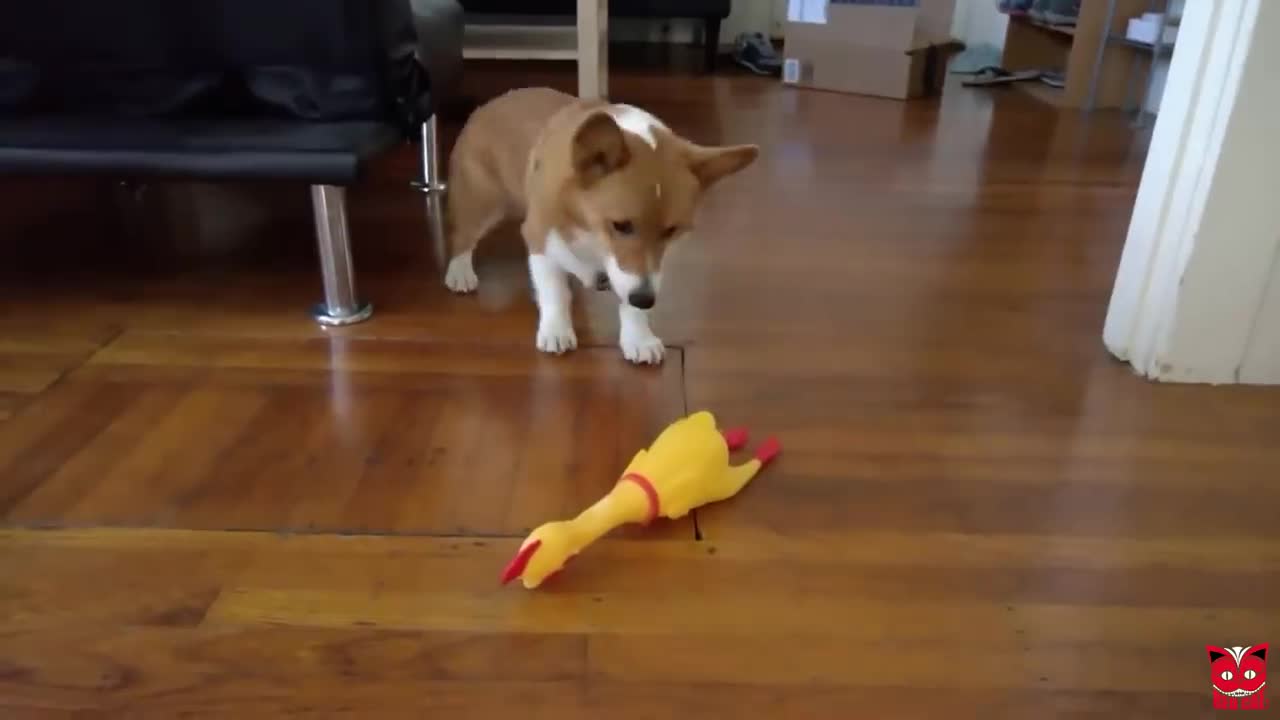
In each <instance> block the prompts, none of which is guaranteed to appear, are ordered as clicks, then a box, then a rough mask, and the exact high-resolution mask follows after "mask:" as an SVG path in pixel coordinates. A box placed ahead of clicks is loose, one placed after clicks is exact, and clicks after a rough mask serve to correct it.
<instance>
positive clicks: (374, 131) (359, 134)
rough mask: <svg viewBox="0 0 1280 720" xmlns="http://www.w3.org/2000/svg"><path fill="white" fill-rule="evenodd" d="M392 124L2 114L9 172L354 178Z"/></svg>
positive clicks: (390, 139)
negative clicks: (12, 115)
mask: <svg viewBox="0 0 1280 720" xmlns="http://www.w3.org/2000/svg"><path fill="white" fill-rule="evenodd" d="M402 137H403V136H402V134H401V132H400V131H399V129H398V128H397V127H396V126H394V125H391V124H387V123H378V122H369V121H350V122H299V121H298V120H295V119H286V118H268V119H262V118H242V119H241V118H236V119H231V118H216V119H204V120H202V119H199V118H137V117H134V118H121V117H118V116H100V117H95V116H85V115H72V116H66V115H44V116H42V115H29V116H21V117H4V116H0V174H43V175H61V174H83V173H101V174H107V175H111V176H117V177H128V176H135V177H141V176H175V177H177V176H180V177H190V178H196V179H210V180H225V179H234V178H255V179H266V180H303V181H306V182H308V183H314V184H328V185H347V184H351V183H353V182H354V181H355V180H357V179H358V178H359V176H360V174H361V171H362V169H363V167H364V164H365V162H366V161H367V160H369V159H370V158H371V157H373V156H374V155H375V154H377V153H379V152H381V151H383V150H386V149H387V148H389V147H391V146H392V145H394V144H395V143H396V142H398V141H400V140H401V139H402Z"/></svg>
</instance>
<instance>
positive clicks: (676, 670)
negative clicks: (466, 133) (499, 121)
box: [0, 65, 1280, 720]
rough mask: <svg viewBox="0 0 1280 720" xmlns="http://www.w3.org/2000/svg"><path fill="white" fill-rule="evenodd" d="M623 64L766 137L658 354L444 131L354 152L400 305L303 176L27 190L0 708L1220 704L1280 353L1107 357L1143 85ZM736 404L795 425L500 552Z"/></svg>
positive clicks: (1242, 627)
mask: <svg viewBox="0 0 1280 720" xmlns="http://www.w3.org/2000/svg"><path fill="white" fill-rule="evenodd" d="M467 83H468V92H469V93H470V94H471V95H473V96H474V97H477V98H483V97H487V96H490V95H492V94H494V93H496V92H498V91H500V90H501V89H503V88H506V87H510V86H513V85H516V84H535V83H551V84H556V85H558V86H560V87H563V88H566V89H568V88H572V86H573V76H572V74H571V73H570V72H569V70H568V68H554V67H553V68H541V67H538V66H527V65H518V66H478V67H476V68H475V69H474V70H473V71H472V72H471V73H470V75H469V77H468V80H467ZM612 84H613V89H614V92H615V98H617V99H619V100H624V101H627V102H632V103H636V104H642V105H645V106H647V107H650V108H651V109H653V110H655V111H656V112H658V113H659V114H660V115H662V116H664V117H665V118H666V119H667V120H668V121H669V123H670V124H671V125H672V126H674V127H675V128H676V129H678V130H679V131H681V132H684V133H686V134H688V135H690V136H692V137H694V138H695V139H698V140H701V141H704V142H724V143H730V142H758V143H760V144H761V146H762V148H763V154H762V156H761V159H760V161H759V163H758V164H757V165H756V166H754V167H753V168H752V169H751V170H749V171H748V172H747V173H744V174H743V175H742V176H740V177H738V178H735V179H733V180H732V181H729V182H727V183H725V184H724V185H723V186H722V187H720V188H719V189H718V191H717V192H716V193H714V194H713V196H712V197H711V198H710V200H709V202H708V204H707V206H706V207H705V209H704V212H703V214H702V216H701V230H700V235H701V237H700V238H699V239H698V240H697V241H696V242H693V243H690V244H688V245H687V246H686V247H683V248H681V249H680V250H679V251H678V252H676V253H675V254H674V256H672V258H671V266H670V269H669V270H668V272H667V274H666V282H665V287H666V288H667V292H666V294H665V295H664V297H663V298H662V299H661V300H660V305H659V307H658V309H657V311H656V319H655V327H656V329H657V330H658V332H659V333H660V334H661V335H663V336H664V338H665V339H666V340H667V342H668V344H670V345H672V346H673V348H674V350H673V352H672V353H671V354H670V356H669V360H668V362H667V364H666V365H665V366H663V367H662V368H658V369H644V368H634V367H630V366H628V365H627V364H626V363H625V362H624V361H623V360H622V359H621V357H620V354H619V352H618V351H617V349H616V347H615V344H614V343H615V339H616V332H617V322H616V317H615V315H614V312H615V310H614V307H615V304H614V303H613V302H611V301H610V300H609V298H608V297H606V296H605V295H603V294H594V293H592V294H587V295H584V296H582V298H581V299H580V305H579V314H580V316H579V319H578V322H579V338H580V339H581V340H583V343H584V345H585V346H586V347H584V349H582V350H580V351H579V352H578V353H576V354H574V355H572V356H570V357H565V358H550V357H544V356H540V355H538V354H537V353H536V352H535V350H534V347H533V335H534V318H535V315H534V311H533V308H532V304H531V301H530V297H529V292H528V284H527V280H526V277H525V271H524V268H523V265H522V262H521V257H520V254H519V253H520V251H519V249H518V247H516V245H515V244H514V241H515V235H514V232H513V231H512V230H511V229H510V228H508V229H505V230H504V231H503V232H502V235H501V237H502V238H503V239H504V241H499V242H493V243H491V244H489V245H487V246H484V247H483V248H482V251H481V252H480V253H479V255H478V259H477V264H478V271H479V274H480V277H481V291H480V293H479V295H478V296H475V297H465V298H459V297H452V296H450V295H449V294H448V293H447V292H446V291H445V290H444V289H443V287H442V286H441V283H440V281H439V268H438V267H437V265H436V261H435V259H434V258H433V257H432V254H431V252H430V244H429V242H428V240H427V237H426V234H427V223H426V221H425V219H424V217H423V213H422V205H421V200H420V198H419V197H417V196H415V195H414V194H412V193H411V192H409V190H408V189H407V186H406V183H407V181H408V180H409V179H410V178H411V176H412V175H413V172H414V168H415V159H414V154H413V151H412V149H411V148H405V149H403V150H402V151H398V152H396V153H394V154H393V155H392V156H390V157H389V158H387V159H386V161H385V162H382V163H380V164H379V166H378V167H377V168H375V170H374V172H373V173H372V175H371V177H370V178H369V180H368V182H367V183H365V184H364V185H362V186H360V187H359V188H357V189H355V190H353V191H352V192H351V203H352V205H351V213H352V223H353V232H354V235H355V237H356V241H357V253H356V262H357V265H358V270H359V278H360V282H361V283H362V289H363V291H364V293H365V294H366V295H367V296H368V297H369V298H370V299H371V300H372V301H373V303H374V304H375V307H376V310H375V312H376V315H375V317H374V319H373V320H372V321H371V322H369V323H367V324H364V325H360V326H356V327H353V328H349V329H344V330H339V331H334V332H330V333H323V332H321V331H319V330H317V328H316V327H315V326H314V325H313V324H312V323H311V322H310V321H309V319H308V317H307V316H306V314H305V310H306V308H307V306H308V304H309V303H311V302H313V301H314V300H315V299H316V298H317V296H318V293H319V290H318V279H317V275H316V270H315V258H314V249H313V245H312V239H311V235H310V231H309V219H310V218H309V211H308V207H307V195H306V191H305V188H301V187H297V186H289V185H285V186H261V187H260V186H226V187H221V188H211V189H209V193H214V192H216V193H220V194H219V195H216V196H215V195H213V194H206V195H204V196H203V197H205V198H206V199H207V198H210V197H216V198H220V199H218V200H217V203H215V204H216V207H217V208H219V209H218V210H217V211H213V212H210V211H208V210H207V209H206V216H207V217H208V218H209V222H208V224H206V225H204V226H202V227H203V229H202V230H201V231H200V234H199V235H198V236H196V235H193V232H192V231H191V229H190V228H191V227H192V226H191V225H190V217H188V216H185V215H183V214H182V213H178V215H179V217H178V219H177V220H176V221H172V222H171V221H156V220H155V219H154V218H155V216H156V213H155V212H151V214H150V215H147V216H146V217H148V218H151V219H150V220H148V221H147V222H146V223H144V227H143V233H142V234H141V235H140V236H136V237H134V236H128V235H126V234H124V233H123V232H122V231H121V228H120V225H119V223H118V222H117V218H118V216H117V215H116V214H113V212H112V210H111V208H112V207H113V201H112V197H113V188H112V186H111V185H110V184H106V183H101V182H97V181H88V180H78V181H62V180H45V181H24V182H20V183H19V182H12V181H9V182H6V183H5V184H4V185H3V187H0V197H3V198H4V204H3V205H0V216H2V218H3V220H2V222H0V231H2V233H3V234H2V235H0V418H3V421H0V517H3V518H4V520H5V529H3V530H0V717H4V718H27V717H64V716H75V717H158V718H174V717H236V718H246V717H269V718H276V717H284V716H290V717H292V716H306V717H350V718H383V717H414V718H426V717H431V718H435V717H441V718H489V717H499V716H509V717H519V718H526V719H533V718H548V719H550V718H554V719H555V720H570V719H571V718H593V719H594V718H673V717H699V718H729V717H731V713H732V714H735V715H742V716H745V717H762V718H814V719H815V720H829V719H831V718H908V719H913V718H921V719H925V718H928V719H930V720H933V719H936V718H984V719H986V718H1006V717H1008V718H1045V717H1091V718H1093V717H1096V718H1138V717H1150V718H1165V719H1168V718H1199V717H1209V716H1210V715H1211V711H1210V709H1209V708H1210V702H1211V701H1210V685H1209V674H1208V669H1209V664H1208V658H1207V657H1206V654H1205V650H1204V647H1205V645H1206V644H1215V645H1253V644H1258V643H1262V642H1267V641H1276V640H1280V486H1277V484H1276V478H1277V477H1280V472H1278V471H1280V443H1277V441H1276V438H1277V430H1278V429H1280V392H1277V391H1273V390H1264V389H1247V388H1209V387H1177V386H1163V387H1162V386H1156V385H1153V384H1149V383H1147V382H1145V381H1143V380H1141V379H1139V378H1137V377H1135V376H1134V375H1133V374H1132V373H1131V372H1130V371H1129V369H1128V368H1127V367H1126V366H1124V365H1121V364H1119V363H1117V362H1115V361H1114V360H1112V359H1111V358H1110V357H1109V356H1108V355H1107V354H1106V352H1105V350H1104V348H1103V347H1102V344H1101V340H1100V335H1101V325H1102V321H1103V317H1104V314H1105V309H1106V302H1107V299H1108V294H1109V291H1110V287H1111V282H1112V279H1113V275H1114V272H1115V269H1116V265H1117V261H1118V258H1119V253H1120V248H1121V244H1122V242H1123V239H1124V233H1125V228H1126V223H1127V219H1128V215H1129V211H1130V208H1131V206H1132V203H1133V199H1134V193H1135V189H1136V183H1137V181H1138V177H1139V174H1140V172H1141V162H1142V158H1143V152H1144V145H1143V142H1142V140H1141V138H1134V137H1132V136H1131V134H1130V131H1129V130H1128V128H1127V127H1126V125H1125V122H1124V120H1123V118H1117V117H1108V116H1105V115H1104V116H1098V117H1094V118H1092V119H1086V118H1082V117H1080V116H1077V115H1073V114H1064V115H1060V116H1059V115H1055V114H1053V113H1051V112H1050V111H1048V110H1046V109H1044V108H1042V107H1040V106H1037V105H1034V104H1033V103H1032V102H1031V101H1030V100H1029V99H1028V98H1026V97H1024V96H1023V95H1022V94H1019V93H1007V92H1001V91H971V90H966V89H964V88H960V87H958V86H957V87H953V88H951V89H950V90H949V91H948V93H947V97H946V98H945V100H944V101H943V102H942V103H940V104H939V103H934V102H917V103H910V104H902V103H898V102H893V101H881V100H872V99H866V98H857V97H852V96H845V95H837V94H828V93H816V92H806V91H795V90H792V89H787V88H783V87H781V86H779V85H778V84H777V83H776V81H770V80H767V79H760V78H755V77H750V76H744V75H738V74H735V73H726V74H725V75H722V76H719V77H714V78H709V77H698V76H695V75H687V74H685V73H684V72H683V71H681V70H679V69H676V70H672V69H668V68H656V69H655V68H650V69H645V68H642V67H637V68H634V69H627V68H623V69H620V70H619V71H618V72H617V74H616V75H615V77H614V79H613V83H612ZM456 131H457V123H456V122H450V123H448V124H447V127H446V128H445V135H446V138H447V139H451V138H452V137H453V136H454V135H455V134H456ZM149 192H151V193H153V194H151V195H144V201H145V202H146V203H153V201H154V200H155V199H156V196H155V194H154V193H156V192H161V191H156V190H152V191H149ZM148 198H149V199H148ZM148 207H152V206H151V205H148ZM153 209H154V208H153ZM166 223H168V224H166ZM175 223H176V224H175ZM175 228H176V229H175ZM184 228H185V229H184ZM130 237H134V239H130ZM504 242H505V244H504ZM699 408H708V409H711V410H713V411H715V412H716V413H717V414H718V415H720V416H721V417H722V418H723V419H724V421H725V422H728V423H733V424H744V425H749V426H751V427H752V428H754V429H755V430H756V431H757V432H758V433H776V434H777V435H778V436H779V437H780V439H781V440H782V442H783V444H784V447H785V451H784V455H783V456H782V457H781V458H780V459H779V461H778V462H777V464H776V465H774V466H771V467H770V468H769V469H768V470H767V471H766V472H764V473H763V474H762V475H761V476H760V477H759V478H758V479H757V480H756V482H755V483H754V484H753V485H752V486H750V487H749V488H748V489H747V490H746V491H745V492H744V493H743V494H742V495H740V496H738V497H737V498H734V499H733V500H731V501H729V502H727V503H724V504H722V505H719V506H715V507H712V508H708V509H705V510H703V511H701V512H699V513H698V514H697V516H696V518H689V519H688V520H687V521H684V522H678V523H664V524H662V525H660V526H658V527H655V528H651V529H649V530H647V531H631V532H625V533H621V534H620V535H619V536H617V537H616V538H613V539H609V540H606V541H604V542H602V543H600V544H599V545H597V546H594V547H592V548H591V549H590V551H589V552H588V553H585V554H584V555H583V556H582V558H581V559H580V560H579V561H578V562H577V563H575V564H574V566H573V567H572V569H571V571H570V572H567V573H565V575H563V576H562V577H561V578H559V579H557V581H556V582H555V583H554V585H551V586H548V587H546V588H545V589H543V590H540V591H537V592H526V591H524V590H523V589H521V588H519V587H515V586H512V587H506V588H502V587H499V586H498V583H497V579H498V574H499V572H500V571H501V568H502V566H503V565H504V564H505V562H506V560H507V559H508V558H509V557H510V555H511V553H512V552H513V551H514V549H515V548H516V547H517V545H518V543H519V539H520V537H521V535H522V534H523V533H524V532H525V531H526V530H527V529H528V528H530V527H531V526H532V525H535V524H537V523H540V522H542V521H544V520H548V519H553V518H556V517H560V516H563V515H567V514H570V513H573V512H576V511H577V509H579V508H580V507H582V506H583V505H584V504H585V503H588V502H590V501H591V500H593V499H594V498H596V497H598V496H599V495H601V494H602V493H603V492H605V491H606V490H607V489H608V488H609V487H610V485H611V484H612V482H613V481H614V479H615V477H616V473H617V472H618V471H619V469H620V468H621V467H622V465H623V464H624V463H625V461H626V460H627V459H628V458H629V457H630V455H631V454H632V453H633V452H634V451H635V450H636V449H637V448H639V447H641V446H642V445H644V444H646V443H647V441H648V440H649V438H650V437H651V436H652V434H653V433H654V432H656V430H657V429H658V428H660V427H661V426H662V425H663V424H665V423H666V422H667V421H669V420H671V419H673V418H675V417H676V416H678V415H679V414H680V413H682V412H683V411H685V410H686V409H699Z"/></svg>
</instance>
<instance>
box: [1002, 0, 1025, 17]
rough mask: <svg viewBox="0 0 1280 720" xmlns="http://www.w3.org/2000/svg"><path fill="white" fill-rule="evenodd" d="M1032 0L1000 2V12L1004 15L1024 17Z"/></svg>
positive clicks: (1005, 0)
mask: <svg viewBox="0 0 1280 720" xmlns="http://www.w3.org/2000/svg"><path fill="white" fill-rule="evenodd" d="M1031 2H1032V0H1000V5H999V9H1000V12H1002V13H1004V14H1006V15H1026V14H1027V12H1028V11H1029V10H1030V9H1031Z"/></svg>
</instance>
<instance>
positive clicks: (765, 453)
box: [503, 411, 779, 588]
mask: <svg viewBox="0 0 1280 720" xmlns="http://www.w3.org/2000/svg"><path fill="white" fill-rule="evenodd" d="M745 442H746V432H745V431H742V430H733V431H729V432H722V431H721V430H720V429H718V428H717V427H716V422H715V417H714V416H713V415H712V414H711V413H709V412H705V411H702V412H696V413H693V414H692V415H689V416H688V417H685V418H681V419H680V420H677V421H675V422H674V423H672V424H671V425H669V426H668V427H667V428H666V429H665V430H663V431H662V434H660V435H658V437H657V438H656V439H655V440H654V441H653V444H652V445H650V446H649V447H648V448H646V449H643V450H641V451H640V452H638V453H636V455H635V457H633V458H632V459H631V463H630V464H628V465H627V467H626V469H625V470H623V472H622V477H621V479H620V480H619V481H618V484H617V485H616V486H614V488H613V490H611V491H610V492H609V494H608V495H606V496H604V497H603V498H601V499H600V500H599V501H597V502H596V503H595V504H594V505H592V506H591V507H589V508H587V509H586V510H584V511H583V512H582V513H581V514H580V515H578V516H577V517H575V518H573V519H572V520H563V521H557V522H551V523H547V524H545V525H542V526H541V527H539V528H538V529H536V530H534V531H533V532H532V533H530V535H529V537H528V538H526V539H525V541H524V543H522V544H521V546H520V551H519V552H518V553H517V554H516V557H515V559H514V560H512V561H511V564H510V565H509V566H508V567H507V569H506V572H505V573H504V574H503V582H509V581H511V580H513V579H515V578H516V577H519V578H520V579H521V582H522V583H523V584H524V586H525V587H526V588H534V587H537V586H538V585H541V584H542V582H543V581H544V580H546V579H547V578H549V577H551V576H552V575H554V574H556V573H557V572H559V571H560V570H561V569H562V568H563V567H564V565H565V563H566V562H568V561H569V560H570V559H572V558H573V556H574V555H577V554H578V553H579V552H581V551H582V549H583V548H585V547H586V546H588V545H590V544H591V543H593V542H595V541H596V540H598V539H600V538H601V537H603V536H604V535H606V534H608V533H609V532H610V531H611V530H613V529H614V528H617V527H619V526H621V525H625V524H627V523H639V522H644V523H647V522H649V521H652V520H653V519H654V518H656V517H666V518H680V517H684V516H685V515H687V514H688V513H689V511H690V510H693V509H694V508H696V507H699V506H702V505H706V504H708V503H713V502H718V501H720V500H725V499H727V498H729V497H732V496H733V495H735V494H737V493H738V491H740V490H741V489H742V488H743V487H745V486H746V484H747V483H748V482H750V481H751V478H753V477H755V475H756V473H757V472H759V471H760V468H761V467H763V466H764V464H765V463H767V462H768V461H769V460H771V459H772V458H773V456H774V455H776V454H777V452H778V450H779V448H778V444H777V442H776V441H774V440H769V441H768V442H766V443H765V444H764V445H763V446H761V449H760V450H759V451H757V453H756V456H755V457H753V458H752V459H750V460H748V461H747V462H745V463H743V464H741V465H730V464H729V452H730V450H733V449H736V448H737V447H739V446H741V445H742V444H743V443H745Z"/></svg>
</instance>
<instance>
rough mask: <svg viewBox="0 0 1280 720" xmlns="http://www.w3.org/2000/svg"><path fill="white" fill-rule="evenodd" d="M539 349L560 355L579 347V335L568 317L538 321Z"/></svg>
mask: <svg viewBox="0 0 1280 720" xmlns="http://www.w3.org/2000/svg"><path fill="white" fill-rule="evenodd" d="M537 343H538V349H539V350H541V351H542V352H545V353H552V354H553V355H560V354H561V353H566V352H569V351H570V350H574V349H576V348H577V347H578V336H577V334H576V333H574V331H573V324H572V323H571V322H569V320H568V319H567V318H565V319H561V318H551V319H548V320H543V321H541V322H539V323H538V340H537Z"/></svg>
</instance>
